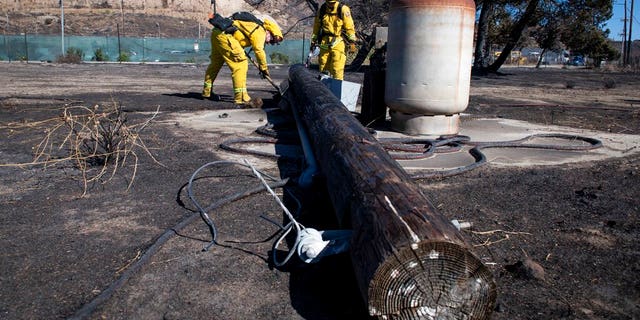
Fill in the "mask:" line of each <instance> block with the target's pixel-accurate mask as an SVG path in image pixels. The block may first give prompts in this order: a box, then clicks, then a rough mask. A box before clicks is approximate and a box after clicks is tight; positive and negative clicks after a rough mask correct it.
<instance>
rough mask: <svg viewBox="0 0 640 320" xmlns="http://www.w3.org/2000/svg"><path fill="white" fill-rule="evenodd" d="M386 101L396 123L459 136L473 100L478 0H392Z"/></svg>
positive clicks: (404, 128)
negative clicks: (472, 67)
mask: <svg viewBox="0 0 640 320" xmlns="http://www.w3.org/2000/svg"><path fill="white" fill-rule="evenodd" d="M390 5H391V7H390V12H389V35H388V40H387V74H386V80H385V102H386V103H387V106H388V107H389V109H390V110H389V113H390V116H391V125H392V127H393V128H394V129H395V130H397V131H400V132H403V133H406V134H411V135H422V134H425V135H430V134H434V135H435V134H440V135H442V134H457V133H458V131H459V123H460V113H461V112H462V111H464V110H465V109H466V108H467V106H468V104H469V88H470V81H471V64H472V56H473V36H474V33H473V32H474V22H475V4H474V2H473V0H392V1H391V4H390Z"/></svg>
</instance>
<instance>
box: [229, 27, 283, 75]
mask: <svg viewBox="0 0 640 320" xmlns="http://www.w3.org/2000/svg"><path fill="white" fill-rule="evenodd" d="M233 25H234V26H236V28H238V31H236V32H235V33H233V37H234V38H236V40H238V42H240V45H242V47H244V48H248V47H252V48H253V52H255V55H256V60H258V61H257V63H258V67H259V68H260V70H261V71H265V70H267V54H266V52H265V51H264V45H265V42H266V38H267V31H269V32H271V34H272V35H274V36H279V37H280V38H282V31H281V30H280V28H279V27H278V26H277V25H276V24H275V23H272V22H271V21H267V20H265V21H264V25H263V26H261V25H259V24H257V23H255V22H252V21H242V20H234V21H233Z"/></svg>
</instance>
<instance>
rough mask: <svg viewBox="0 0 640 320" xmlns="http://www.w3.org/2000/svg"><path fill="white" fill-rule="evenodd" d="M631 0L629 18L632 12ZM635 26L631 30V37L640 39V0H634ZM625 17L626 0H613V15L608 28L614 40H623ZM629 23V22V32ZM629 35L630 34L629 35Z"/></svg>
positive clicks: (628, 6) (629, 1)
mask: <svg viewBox="0 0 640 320" xmlns="http://www.w3.org/2000/svg"><path fill="white" fill-rule="evenodd" d="M631 1H632V0H627V19H629V14H630V13H631V11H630V10H631ZM633 1H634V4H633V28H632V30H631V39H632V40H640V9H639V8H640V0H633ZM622 19H624V0H613V17H611V19H610V20H609V21H608V22H607V28H609V30H611V33H609V38H612V39H614V40H618V41H620V40H622V29H623V26H624V24H623V22H622ZM628 28H629V24H627V32H628ZM627 37H628V36H627Z"/></svg>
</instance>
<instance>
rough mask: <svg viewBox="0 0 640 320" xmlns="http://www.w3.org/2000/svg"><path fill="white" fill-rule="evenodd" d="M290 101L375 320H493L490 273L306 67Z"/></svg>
mask: <svg viewBox="0 0 640 320" xmlns="http://www.w3.org/2000/svg"><path fill="white" fill-rule="evenodd" d="M289 81H290V83H289V88H288V91H287V96H286V97H287V98H288V99H289V100H290V101H291V104H292V110H293V112H297V114H298V118H299V119H300V122H301V123H298V125H299V126H305V127H306V130H307V132H308V135H309V140H310V144H311V146H312V148H313V151H314V154H315V158H316V160H317V162H318V164H319V167H320V169H321V171H322V172H323V174H324V176H325V178H326V184H327V189H328V192H329V195H330V198H331V201H332V202H333V205H334V208H335V210H336V214H337V216H338V220H339V221H340V223H341V224H342V225H343V227H344V228H351V229H352V230H353V237H352V240H351V249H350V251H351V252H350V254H351V258H352V263H353V268H354V271H355V275H356V278H357V280H358V285H359V287H360V291H361V293H362V295H363V297H364V300H365V302H366V304H367V306H368V309H369V314H370V315H372V316H376V317H379V318H381V319H488V318H489V317H490V315H491V312H492V310H493V308H494V304H495V298H496V288H495V283H494V280H493V276H492V274H491V272H490V271H489V270H488V269H487V268H486V267H485V266H484V265H483V264H482V262H481V261H480V260H479V259H478V258H477V257H476V256H475V255H474V254H473V253H471V251H470V250H469V247H468V245H467V244H466V242H465V240H464V238H463V237H462V235H461V234H460V232H459V231H458V230H457V229H456V228H455V227H454V226H453V224H452V223H451V222H449V221H448V220H447V219H446V218H444V217H443V216H442V215H440V214H439V213H438V212H436V210H435V209H434V208H433V206H432V205H431V204H430V203H429V201H428V200H427V198H426V197H425V196H424V194H423V193H422V191H421V190H420V188H419V187H418V185H417V184H416V183H415V182H414V181H413V180H412V179H411V178H410V177H409V175H408V174H407V173H406V172H405V171H404V170H403V169H402V168H401V167H400V165H399V164H398V163H397V162H396V161H395V160H393V159H392V158H391V157H390V156H389V154H388V153H387V152H386V151H385V150H384V149H383V148H382V146H381V145H380V144H379V143H378V142H377V140H376V139H375V138H374V137H373V136H371V134H369V132H368V131H367V130H366V129H365V128H364V127H363V126H362V125H361V124H360V123H359V122H358V121H357V120H356V119H355V118H354V117H353V116H352V115H351V114H350V113H349V111H348V110H347V109H346V108H345V107H344V106H343V105H342V103H341V102H340V101H339V100H338V99H337V98H336V97H335V96H334V95H333V94H332V93H331V91H329V89H327V88H326V87H325V86H324V85H323V84H322V83H321V82H320V81H319V80H318V79H317V78H316V77H315V76H314V75H313V74H311V73H310V72H309V71H308V70H307V69H306V68H305V67H304V66H302V65H294V66H292V67H291V68H290V69H289Z"/></svg>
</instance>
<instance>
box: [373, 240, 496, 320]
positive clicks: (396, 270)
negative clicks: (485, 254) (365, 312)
mask: <svg viewBox="0 0 640 320" xmlns="http://www.w3.org/2000/svg"><path fill="white" fill-rule="evenodd" d="M495 300H496V286H495V283H494V280H493V275H492V274H491V272H490V271H489V270H488V269H487V268H486V267H485V266H484V265H483V264H482V263H481V262H480V260H478V258H476V257H475V256H474V255H473V254H471V253H469V251H468V250H467V249H466V248H464V247H462V246H460V245H458V244H454V243H449V242H422V243H420V244H419V245H418V246H417V248H414V249H412V248H409V247H407V248H404V249H402V250H400V251H399V252H397V253H396V254H395V255H393V256H391V257H389V258H388V259H387V260H386V261H384V262H383V263H382V264H381V265H380V267H378V269H377V271H376V273H375V275H374V278H373V279H372V280H371V282H370V286H369V299H368V306H369V314H370V315H372V316H377V317H378V318H379V319H456V320H460V319H489V317H490V315H491V313H492V311H493V307H494V305H495Z"/></svg>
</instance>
